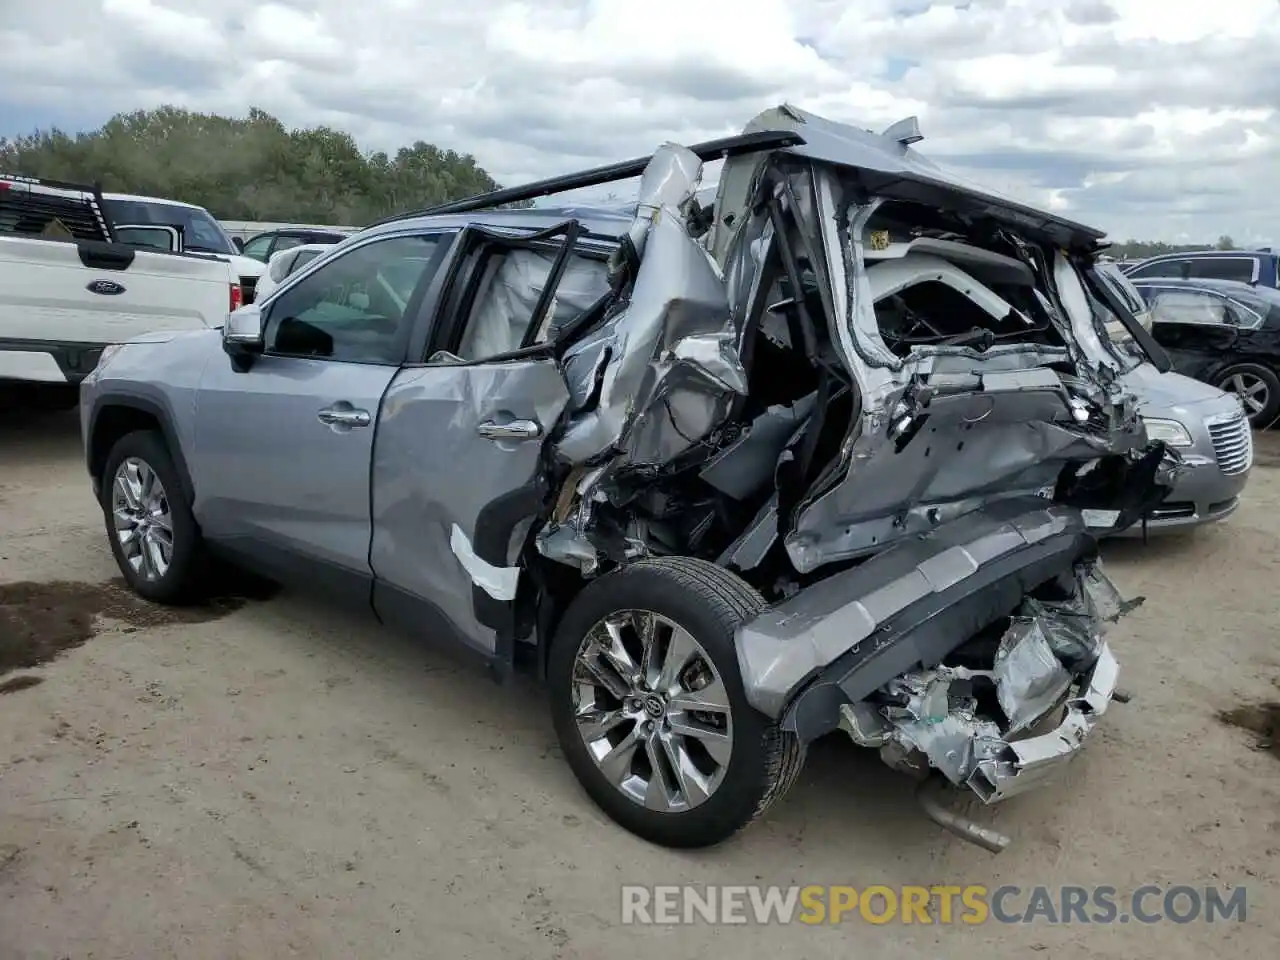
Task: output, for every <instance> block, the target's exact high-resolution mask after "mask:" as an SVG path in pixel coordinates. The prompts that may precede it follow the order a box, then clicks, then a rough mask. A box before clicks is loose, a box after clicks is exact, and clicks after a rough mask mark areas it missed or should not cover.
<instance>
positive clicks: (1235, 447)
mask: <svg viewBox="0 0 1280 960" xmlns="http://www.w3.org/2000/svg"><path fill="white" fill-rule="evenodd" d="M1208 426H1209V436H1210V437H1212V438H1213V452H1214V455H1215V456H1216V457H1217V458H1218V468H1219V469H1220V470H1221V471H1222V472H1223V473H1224V474H1226V475H1227V476H1233V475H1235V474H1237V473H1244V472H1245V471H1246V470H1248V469H1249V467H1250V466H1252V464H1253V433H1252V431H1251V430H1250V429H1249V421H1248V420H1246V419H1245V418H1244V417H1243V416H1239V417H1234V418H1232V419H1231V420H1223V421H1221V422H1219V423H1210V424H1209V425H1208Z"/></svg>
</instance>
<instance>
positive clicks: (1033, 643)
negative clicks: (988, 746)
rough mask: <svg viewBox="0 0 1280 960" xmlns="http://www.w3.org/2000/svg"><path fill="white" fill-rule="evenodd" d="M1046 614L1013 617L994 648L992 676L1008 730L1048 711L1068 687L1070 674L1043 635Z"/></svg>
mask: <svg viewBox="0 0 1280 960" xmlns="http://www.w3.org/2000/svg"><path fill="white" fill-rule="evenodd" d="M1046 619H1047V618H1045V617H1031V618H1028V619H1025V620H1023V619H1019V620H1015V621H1014V622H1013V624H1012V625H1011V626H1010V627H1009V630H1008V632H1007V633H1005V635H1004V637H1003V638H1002V639H1001V641H1000V646H999V647H998V648H997V649H996V662H995V666H994V667H993V668H992V671H991V675H992V678H993V679H994V680H995V683H996V695H997V697H998V698H999V700H1000V709H1001V710H1003V711H1004V715H1005V719H1006V720H1008V721H1009V731H1008V732H1009V733H1017V732H1019V731H1020V730H1025V729H1026V728H1027V727H1029V726H1031V725H1032V724H1033V723H1035V722H1036V721H1037V720H1038V719H1040V718H1041V717H1042V716H1044V715H1045V714H1046V713H1048V712H1049V710H1050V709H1052V708H1053V706H1054V705H1055V704H1056V703H1058V702H1059V700H1060V699H1061V698H1062V696H1063V694H1065V693H1066V692H1067V688H1068V687H1070V686H1071V674H1069V673H1068V672H1067V670H1066V668H1065V667H1064V666H1063V665H1062V663H1061V661H1059V659H1058V658H1057V656H1055V655H1054V651H1053V648H1052V647H1050V646H1049V641H1048V640H1047V639H1046V638H1045V632H1044V626H1043V624H1044V622H1045V621H1046Z"/></svg>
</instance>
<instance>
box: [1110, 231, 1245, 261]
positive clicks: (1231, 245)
mask: <svg viewBox="0 0 1280 960" xmlns="http://www.w3.org/2000/svg"><path fill="white" fill-rule="evenodd" d="M1235 249H1236V245H1235V241H1233V240H1232V239H1231V238H1230V237H1229V236H1227V235H1225V234H1224V235H1223V236H1221V237H1219V238H1218V240H1217V242H1216V243H1162V242H1160V241H1159V240H1126V241H1124V243H1113V244H1112V245H1111V246H1110V247H1108V248H1107V253H1108V254H1110V255H1111V256H1113V257H1116V258H1117V259H1121V260H1145V259H1146V258H1147V257H1156V256H1159V255H1160V254H1162V253H1186V252H1187V251H1189V250H1235Z"/></svg>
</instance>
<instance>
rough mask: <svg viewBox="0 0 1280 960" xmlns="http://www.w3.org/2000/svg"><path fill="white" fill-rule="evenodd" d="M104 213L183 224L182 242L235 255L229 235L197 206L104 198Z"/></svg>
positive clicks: (131, 220) (200, 249) (118, 219)
mask: <svg viewBox="0 0 1280 960" xmlns="http://www.w3.org/2000/svg"><path fill="white" fill-rule="evenodd" d="M103 206H104V207H106V210H107V216H109V217H110V218H111V219H112V221H113V222H115V223H119V224H125V223H130V224H136V223H157V224H166V225H170V226H175V227H181V228H182V235H183V246H184V247H185V248H186V249H187V250H192V251H194V252H196V253H221V254H226V255H229V256H235V255H236V252H237V251H236V248H235V245H234V244H233V243H232V242H231V238H230V237H229V236H227V234H226V232H225V231H224V230H223V229H222V227H221V226H219V225H218V221H217V220H215V219H213V217H212V216H210V215H209V213H208V211H206V210H203V209H201V208H200V207H187V206H183V205H181V204H177V203H164V202H163V201H159V200H110V199H108V200H104V201H103Z"/></svg>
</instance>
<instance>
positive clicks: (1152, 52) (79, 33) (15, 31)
mask: <svg viewBox="0 0 1280 960" xmlns="http://www.w3.org/2000/svg"><path fill="white" fill-rule="evenodd" d="M781 101H788V102H791V103H794V104H796V105H798V106H802V107H805V108H807V109H810V110H812V111H814V112H816V113H820V114H825V115H827V116H830V117H832V118H835V119H840V120H846V121H852V122H856V123H858V124H860V125H862V126H867V127H873V128H876V129H880V128H883V127H884V126H887V125H888V124H889V123H891V122H893V121H894V120H896V119H899V118H901V117H903V116H907V115H909V114H916V115H918V116H919V117H920V123H921V128H922V131H923V133H924V134H925V137H926V139H925V142H924V143H923V144H921V148H922V149H924V150H925V151H926V152H928V153H929V154H931V155H932V156H935V157H936V158H938V159H940V160H944V161H946V162H949V163H951V164H953V165H958V166H962V167H965V168H972V171H973V174H972V175H974V176H976V177H978V178H979V179H981V180H983V181H985V182H986V183H988V184H990V185H991V186H992V187H995V188H996V189H998V190H1001V191H1003V192H1006V193H1011V194H1014V195H1016V196H1019V197H1021V198H1023V199H1025V200H1029V201H1031V202H1035V203H1038V204H1041V205H1048V206H1050V207H1051V208H1053V209H1055V210H1059V211H1061V212H1063V213H1064V214H1067V215H1069V216H1071V217H1073V218H1075V219H1080V220H1084V221H1086V222H1089V223H1092V224H1096V225H1098V226H1100V227H1102V228H1103V229H1106V230H1108V231H1109V232H1110V233H1111V234H1112V236H1113V237H1115V238H1117V239H1123V238H1125V237H1139V238H1145V239H1164V240H1195V241H1199V240H1206V239H1207V240H1212V239H1215V238H1216V237H1218V236H1219V235H1220V234H1223V233H1227V234H1230V235H1231V236H1232V237H1234V238H1235V240H1236V241H1237V243H1241V242H1252V243H1262V242H1267V243H1273V242H1274V243H1280V132H1278V131H1277V121H1278V120H1280V0H1212V2H1203V0H933V2H930V0H643V2H638V0H526V2H518V0H217V2H214V3H208V2H196V0H40V2H36V0H0V135H4V134H10V135H11V134H15V133H22V132H28V131H30V130H31V129H33V128H36V127H47V126H50V125H55V124H56V125H58V126H61V127H63V128H64V129H68V130H77V129H90V128H92V127H95V126H97V125H99V124H100V123H102V121H104V120H105V119H107V118H108V117H109V116H110V115H111V114H113V113H115V112H117V111H121V110H131V109H136V108H139V107H148V106H154V105H158V104H161V103H174V104H180V105H183V106H187V107H191V108H194V109H199V110H210V111H217V112H222V113H236V114H242V113H244V112H245V111H246V110H247V109H248V107H249V106H250V105H256V106H260V107H262V108H264V109H266V110H267V111H269V112H271V113H273V114H275V115H276V116H279V117H280V118H281V119H283V120H284V121H285V122H286V123H289V124H292V125H307V124H315V123H326V124H330V125H333V126H337V127H342V128H345V129H347V130H349V131H351V132H352V133H353V134H354V135H355V136H356V138H357V139H358V140H359V142H360V143H361V145H362V146H363V147H365V148H366V149H375V148H379V149H386V148H394V147H396V146H398V145H400V144H402V143H406V142H410V141H412V140H415V139H425V140H429V141H432V142H434V143H437V144H438V145H440V146H442V147H450V148H454V149H457V150H461V151H467V152H471V153H474V154H475V155H476V156H477V158H478V159H479V161H480V163H481V164H482V165H483V166H484V167H485V168H486V169H488V170H489V172H490V173H492V174H493V175H494V176H495V177H496V178H497V179H499V180H500V181H502V182H504V183H508V184H510V183H516V182H519V181H521V180H524V179H529V178H533V177H537V176H545V175H550V174H553V173H560V172H564V171H567V170H572V169H577V168H581V167H584V166H591V165H594V164H596V163H600V162H606V161H609V160H613V159H619V158H622V157H630V156H634V155H638V154H643V153H647V152H649V151H650V150H651V149H652V148H654V147H655V146H656V145H657V144H658V143H660V142H661V141H663V140H667V139H675V140H684V141H685V142H691V141H694V140H700V139H706V138H708V137H712V136H719V135H722V134H727V133H732V132H734V131H735V130H736V129H738V128H740V127H741V125H742V124H743V123H744V122H745V121H746V120H747V119H748V118H749V117H750V116H752V115H754V114H755V113H757V112H758V111H759V110H760V109H762V108H764V107H766V106H769V105H772V104H775V103H778V102H781Z"/></svg>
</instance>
